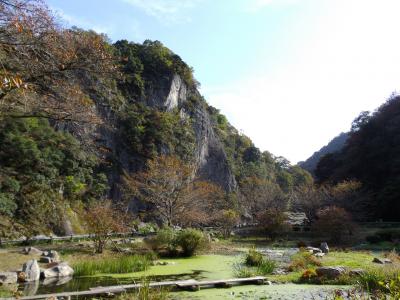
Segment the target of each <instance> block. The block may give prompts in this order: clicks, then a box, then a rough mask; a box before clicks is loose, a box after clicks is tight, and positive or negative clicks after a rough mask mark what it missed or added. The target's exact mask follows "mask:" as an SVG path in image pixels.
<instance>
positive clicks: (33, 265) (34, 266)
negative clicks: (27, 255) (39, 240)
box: [22, 259, 40, 282]
mask: <svg viewBox="0 0 400 300" xmlns="http://www.w3.org/2000/svg"><path fill="white" fill-rule="evenodd" d="M22 272H23V273H24V278H23V280H24V281H26V282H29V281H36V280H39V278H40V268H39V265H38V263H37V261H36V259H32V260H29V261H27V262H26V263H24V265H23V266H22Z"/></svg>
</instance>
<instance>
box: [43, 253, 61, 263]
mask: <svg viewBox="0 0 400 300" xmlns="http://www.w3.org/2000/svg"><path fill="white" fill-rule="evenodd" d="M40 262H43V263H58V262H60V255H59V254H58V252H57V251H55V250H50V251H44V252H43V253H42V257H41V258H40Z"/></svg>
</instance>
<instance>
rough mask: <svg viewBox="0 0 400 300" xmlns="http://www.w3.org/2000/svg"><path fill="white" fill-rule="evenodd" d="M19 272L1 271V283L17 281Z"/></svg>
mask: <svg viewBox="0 0 400 300" xmlns="http://www.w3.org/2000/svg"><path fill="white" fill-rule="evenodd" d="M17 281H18V276H17V272H2V273H0V284H10V283H17Z"/></svg>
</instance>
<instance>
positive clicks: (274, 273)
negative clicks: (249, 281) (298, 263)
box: [272, 268, 288, 275]
mask: <svg viewBox="0 0 400 300" xmlns="http://www.w3.org/2000/svg"><path fill="white" fill-rule="evenodd" d="M287 273H288V272H287V271H286V270H285V269H282V268H277V269H275V270H274V271H273V272H272V275H286V274H287Z"/></svg>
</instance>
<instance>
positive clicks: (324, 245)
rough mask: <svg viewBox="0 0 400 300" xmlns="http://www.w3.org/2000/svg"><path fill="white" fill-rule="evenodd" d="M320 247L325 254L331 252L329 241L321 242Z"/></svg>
mask: <svg viewBox="0 0 400 300" xmlns="http://www.w3.org/2000/svg"><path fill="white" fill-rule="evenodd" d="M319 248H320V249H321V251H322V253H325V254H327V253H329V246H328V243H327V242H323V243H321V245H320V246H319Z"/></svg>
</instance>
